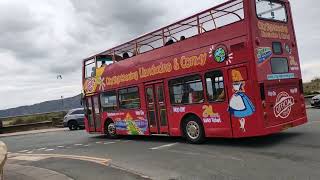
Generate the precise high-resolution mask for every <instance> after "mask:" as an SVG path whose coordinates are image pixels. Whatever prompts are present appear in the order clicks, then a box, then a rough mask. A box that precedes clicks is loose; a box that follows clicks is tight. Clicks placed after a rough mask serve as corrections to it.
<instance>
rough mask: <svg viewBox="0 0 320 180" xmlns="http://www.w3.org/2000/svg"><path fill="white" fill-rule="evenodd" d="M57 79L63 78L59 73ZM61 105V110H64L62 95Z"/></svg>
mask: <svg viewBox="0 0 320 180" xmlns="http://www.w3.org/2000/svg"><path fill="white" fill-rule="evenodd" d="M57 79H58V80H62V79H63V78H62V75H61V74H59V75H57ZM61 107H62V111H64V102H63V96H61ZM58 109H60V108H58Z"/></svg>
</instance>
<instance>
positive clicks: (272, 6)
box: [256, 0, 288, 22]
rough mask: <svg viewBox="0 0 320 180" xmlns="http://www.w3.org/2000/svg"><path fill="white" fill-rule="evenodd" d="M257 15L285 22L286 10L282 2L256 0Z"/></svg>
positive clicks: (261, 17)
mask: <svg viewBox="0 0 320 180" xmlns="http://www.w3.org/2000/svg"><path fill="white" fill-rule="evenodd" d="M256 9H257V16H258V17H259V18H260V19H266V20H272V21H280V22H287V20H288V18H287V11H286V6H285V4H284V3H280V2H274V1H270V0H256Z"/></svg>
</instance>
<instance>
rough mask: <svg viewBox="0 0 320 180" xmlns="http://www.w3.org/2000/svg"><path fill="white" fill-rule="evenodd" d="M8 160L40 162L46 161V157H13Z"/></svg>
mask: <svg viewBox="0 0 320 180" xmlns="http://www.w3.org/2000/svg"><path fill="white" fill-rule="evenodd" d="M9 159H13V160H19V161H40V160H44V159H48V157H40V156H39V157H37V156H30V155H29V154H28V155H27V156H15V157H11V158H9Z"/></svg>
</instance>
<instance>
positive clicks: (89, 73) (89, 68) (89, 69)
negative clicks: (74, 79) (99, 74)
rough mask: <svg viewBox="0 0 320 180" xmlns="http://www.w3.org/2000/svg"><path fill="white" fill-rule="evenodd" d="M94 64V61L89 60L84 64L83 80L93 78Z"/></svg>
mask: <svg viewBox="0 0 320 180" xmlns="http://www.w3.org/2000/svg"><path fill="white" fill-rule="evenodd" d="M95 70H96V64H95V61H94V60H89V61H86V62H85V78H90V77H94V76H95Z"/></svg>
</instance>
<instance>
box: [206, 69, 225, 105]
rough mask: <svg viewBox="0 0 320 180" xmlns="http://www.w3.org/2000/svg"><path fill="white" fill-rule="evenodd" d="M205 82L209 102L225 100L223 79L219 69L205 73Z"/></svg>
mask: <svg viewBox="0 0 320 180" xmlns="http://www.w3.org/2000/svg"><path fill="white" fill-rule="evenodd" d="M205 79H206V83H207V95H208V100H209V101H210V102H221V101H224V100H225V98H226V97H225V96H226V95H225V90H224V79H223V74H222V72H221V71H213V72H209V73H206V74H205Z"/></svg>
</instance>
